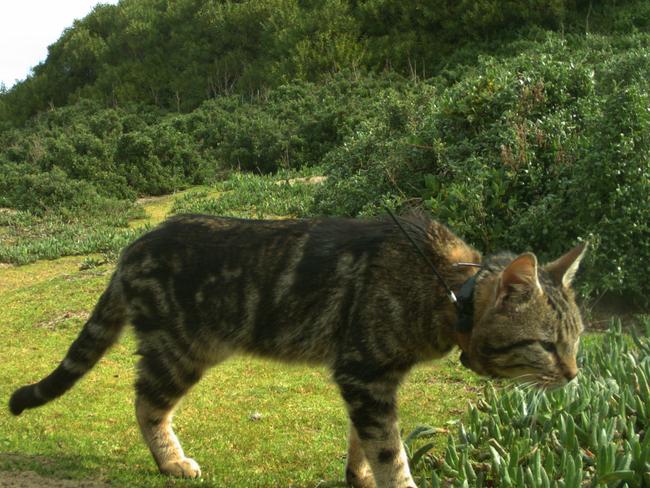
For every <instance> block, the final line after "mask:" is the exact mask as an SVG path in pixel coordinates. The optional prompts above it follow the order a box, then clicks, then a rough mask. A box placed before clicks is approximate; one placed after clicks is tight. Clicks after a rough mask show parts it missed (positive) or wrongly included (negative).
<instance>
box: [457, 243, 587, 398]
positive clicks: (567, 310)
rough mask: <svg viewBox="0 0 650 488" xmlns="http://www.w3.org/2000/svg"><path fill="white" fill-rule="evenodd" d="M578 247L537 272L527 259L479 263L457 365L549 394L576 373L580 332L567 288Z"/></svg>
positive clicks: (533, 259)
mask: <svg viewBox="0 0 650 488" xmlns="http://www.w3.org/2000/svg"><path fill="white" fill-rule="evenodd" d="M585 250H586V244H581V245H579V246H577V247H576V248H574V249H573V250H571V251H570V252H568V253H567V254H565V255H564V256H562V257H561V258H559V259H557V260H555V261H553V262H551V263H548V264H546V265H544V266H539V265H538V263H537V258H536V257H535V255H534V254H532V253H525V254H521V255H519V256H514V255H512V254H500V255H495V256H492V257H489V258H487V259H486V260H485V262H484V266H483V269H482V270H481V271H480V272H479V274H478V276H477V278H476V286H475V290H474V313H475V317H474V328H473V330H472V334H471V339H470V341H469V344H468V348H467V350H466V352H465V353H464V354H463V357H462V359H463V363H464V364H466V366H468V367H470V368H471V369H473V370H474V371H476V372H478V373H480V374H484V375H489V376H496V377H506V378H515V379H517V380H519V381H521V382H530V383H534V384H536V385H538V386H542V387H548V388H554V387H558V386H563V385H565V384H566V383H568V382H569V381H571V380H572V379H573V378H574V377H575V376H576V375H577V373H578V367H577V365H576V354H577V352H578V344H579V339H580V334H581V333H582V331H583V325H582V318H581V316H580V311H579V309H578V307H577V305H576V303H575V298H574V294H573V291H572V290H571V282H572V280H573V277H574V276H575V273H576V271H577V270H578V265H579V264H580V260H581V259H582V257H583V255H584V253H585Z"/></svg>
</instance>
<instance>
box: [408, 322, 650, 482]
mask: <svg viewBox="0 0 650 488" xmlns="http://www.w3.org/2000/svg"><path fill="white" fill-rule="evenodd" d="M645 328H646V333H645V336H634V343H631V341H630V340H629V338H628V337H627V336H625V335H624V334H622V331H621V327H620V325H618V326H617V327H613V328H612V329H611V330H610V331H609V332H607V334H606V335H605V337H604V338H603V340H602V341H600V344H598V345H595V346H593V345H592V346H591V347H587V348H584V349H585V350H584V352H583V353H582V354H581V356H580V365H581V373H580V379H579V382H578V383H577V384H572V385H571V386H569V387H565V388H564V389H561V390H556V391H553V392H548V393H543V392H542V393H540V392H539V391H534V390H531V389H514V390H512V391H507V392H506V391H502V392H500V393H498V394H497V393H496V392H495V390H494V389H493V388H491V387H490V388H488V390H487V393H486V397H485V399H484V400H481V401H479V405H478V406H477V407H475V406H472V407H471V408H470V410H469V418H468V420H467V421H466V422H463V423H460V424H459V425H458V435H457V436H450V437H449V440H448V443H447V447H446V449H445V450H444V454H441V455H439V456H435V455H431V454H426V451H427V449H428V446H427V445H426V444H425V445H424V446H423V447H420V449H419V450H418V451H414V450H413V449H412V447H413V446H414V444H413V441H414V440H415V439H417V438H420V439H424V438H426V437H427V436H430V435H431V432H432V429H427V428H420V429H417V430H416V431H415V432H414V433H413V434H412V435H411V436H410V437H409V439H408V447H409V452H410V454H411V455H410V460H411V464H412V465H413V466H414V467H415V469H416V471H417V473H419V474H420V476H421V477H422V479H421V482H420V485H419V486H422V487H437V486H458V487H460V486H468V487H469V486H476V487H481V486H503V487H508V486H512V487H515V486H517V487H518V486H527V487H573V486H627V487H640V486H647V485H648V484H650V436H649V435H648V428H649V427H650V410H648V406H649V405H650V320H646V322H645Z"/></svg>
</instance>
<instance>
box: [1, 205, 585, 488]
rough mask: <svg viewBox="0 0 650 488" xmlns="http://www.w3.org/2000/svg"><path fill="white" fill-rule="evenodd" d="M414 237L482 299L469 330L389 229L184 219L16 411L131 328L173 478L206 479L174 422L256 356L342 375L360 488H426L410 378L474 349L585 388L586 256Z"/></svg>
mask: <svg viewBox="0 0 650 488" xmlns="http://www.w3.org/2000/svg"><path fill="white" fill-rule="evenodd" d="M401 222H402V223H403V224H404V228H405V229H406V232H408V235H410V236H411V238H412V239H413V240H414V243H415V244H416V245H417V246H418V247H420V248H421V249H422V250H423V252H424V253H425V255H426V256H427V257H428V259H429V260H430V261H431V263H432V264H433V265H434V266H435V268H436V269H437V271H438V272H439V273H440V274H441V276H442V277H443V279H444V281H445V282H446V283H447V284H448V286H449V287H450V288H451V289H453V290H456V292H459V290H461V288H462V289H464V290H465V291H463V293H464V294H466V291H467V290H466V288H468V287H469V288H471V290H470V292H471V293H470V294H469V295H468V296H469V298H468V300H469V305H470V310H471V312H472V313H471V314H470V316H469V328H461V327H457V323H458V320H459V311H458V308H457V307H456V306H455V305H454V304H453V303H452V302H451V301H450V300H449V299H448V296H447V294H446V292H445V289H444V286H443V284H442V282H441V281H440V280H439V279H438V278H437V277H436V276H435V275H434V273H433V272H432V270H431V269H430V268H429V267H427V265H426V264H425V263H424V262H423V261H422V260H421V259H420V257H419V256H417V254H416V253H415V251H414V249H413V247H412V243H410V242H409V241H408V240H407V239H406V236H405V235H404V234H403V233H402V231H401V230H400V229H399V228H398V227H397V226H396V225H395V222H392V221H390V220H389V219H381V218H380V219H374V220H360V219H339V218H331V219H314V220H307V219H306V220H273V221H265V220H243V219H233V218H222V217H213V216H206V215H181V216H176V217H173V218H171V219H169V220H167V221H166V222H164V223H163V224H161V225H160V226H159V227H157V228H155V229H153V230H152V231H150V232H148V233H146V234H144V235H143V236H142V237H140V238H139V239H137V240H136V241H134V242H133V243H131V244H130V245H129V246H128V247H127V248H126V249H125V250H124V251H123V252H122V255H121V257H120V260H119V264H118V266H117V268H116V271H115V273H114V274H113V276H112V278H111V280H110V283H109V285H108V287H107V289H106V291H104V293H103V294H102V295H101V297H100V298H99V302H98V303H97V305H96V307H95V309H94V311H93V313H92V315H91V316H90V318H89V320H88V321H87V322H86V324H85V325H84V327H83V329H82V330H81V332H80V334H79V336H78V337H77V339H76V340H75V341H74V342H73V343H72V345H71V346H70V349H69V351H68V353H67V355H66V356H65V358H64V359H63V361H62V362H61V363H60V364H59V366H58V367H57V368H56V369H55V370H54V371H53V372H52V373H51V374H50V375H49V376H47V377H46V378H44V379H42V380H41V381H39V382H38V383H35V384H33V385H29V386H24V387H22V388H19V389H18V390H16V391H15V392H14V394H13V395H12V397H11V399H10V402H9V406H10V410H11V412H12V413H13V414H14V415H19V414H20V413H21V412H22V411H23V410H25V409H27V408H34V407H38V406H40V405H43V404H45V403H47V402H49V401H51V400H53V399H55V398H57V397H59V396H61V395H62V394H63V393H64V392H66V391H67V390H68V389H70V388H71V387H72V386H73V385H74V383H75V382H76V381H77V380H79V379H80V378H81V377H82V376H83V375H84V374H85V373H87V372H88V371H89V370H90V369H91V368H92V367H93V366H94V365H95V364H96V363H97V361H98V360H99V359H100V358H101V357H102V356H103V355H104V353H105V352H106V350H107V349H108V348H109V347H110V346H111V345H112V344H113V343H115V341H116V340H117V339H118V337H119V335H120V332H121V331H122V329H123V327H124V325H125V324H126V323H127V322H129V323H131V324H132V325H133V327H134V328H135V332H136V335H137V339H138V344H139V348H138V353H139V355H140V356H141V358H140V360H139V364H138V377H137V381H136V385H135V389H136V401H135V405H136V408H135V410H136V417H137V420H138V423H139V426H140V429H141V432H142V435H143V437H144V440H145V442H146V443H147V445H148V447H149V449H150V450H151V453H152V455H153V457H154V459H155V461H156V463H157V465H158V467H159V469H160V471H161V472H162V473H165V474H169V475H173V476H179V477H188V478H195V477H198V476H200V474H201V471H200V468H199V465H198V464H197V463H196V462H195V461H194V460H193V459H191V458H189V457H186V455H185V454H184V452H183V449H182V448H181V445H180V443H179V441H178V439H177V438H176V436H175V434H174V432H173V430H172V425H171V419H172V413H173V410H174V408H175V406H176V405H177V403H178V402H179V400H180V399H181V397H182V396H183V395H185V394H186V393H187V391H188V389H189V388H191V387H192V385H194V384H195V383H196V382H197V381H198V380H199V379H200V378H201V376H202V374H203V373H204V372H205V370H206V369H207V368H209V367H211V366H214V365H216V364H217V363H219V362H221V361H223V360H225V359H226V358H227V357H228V356H230V355H232V354H234V353H248V354H254V355H257V356H264V357H269V358H273V359H278V360H283V361H294V362H304V363H319V364H325V365H327V366H329V368H330V369H331V371H332V376H333V379H334V381H335V383H336V384H337V385H338V387H339V389H340V393H341V395H342V397H343V399H344V401H345V405H346V407H347V410H348V414H349V419H350V428H349V443H348V456H347V465H346V471H345V476H346V481H347V482H348V483H349V484H351V485H352V486H354V487H364V488H368V487H375V486H377V487H381V488H383V487H391V488H392V487H396V488H405V487H409V488H410V487H415V486H416V485H415V482H414V481H413V478H412V476H411V473H410V471H409V466H408V463H407V458H406V454H405V451H404V448H403V446H402V442H401V440H400V434H399V429H398V423H397V405H396V393H397V389H398V386H399V384H400V382H401V381H402V379H403V378H404V376H405V375H406V373H407V372H408V371H409V369H410V368H411V367H412V366H413V365H414V364H416V363H418V362H421V361H426V360H430V359H433V358H440V357H442V356H445V355H446V354H448V353H449V352H450V351H451V350H452V349H453V348H454V347H459V348H460V349H461V351H462V356H461V359H462V362H463V364H465V365H466V366H467V367H469V368H471V369H472V370H474V371H475V372H477V373H479V374H481V375H487V376H494V377H510V378H518V379H520V380H522V381H528V382H534V383H537V384H538V385H540V386H542V387H548V388H552V387H558V386H562V385H564V384H565V383H567V382H569V381H571V380H572V379H573V378H574V377H575V376H576V374H577V371H578V370H577V366H576V359H575V358H576V352H577V348H578V340H579V336H580V333H581V332H582V329H583V326H582V321H581V318H580V313H579V309H578V307H577V306H576V303H575V300H574V295H573V293H572V291H571V288H570V285H571V281H572V280H573V277H574V275H575V273H576V271H577V269H578V264H579V263H580V260H581V259H582V257H583V255H584V252H585V249H586V245H585V244H582V245H579V246H577V247H576V248H574V249H573V250H572V251H570V252H569V253H567V254H565V255H564V256H562V257H561V258H559V259H557V260H556V261H553V262H551V263H549V264H547V265H545V266H538V263H537V259H536V257H535V256H534V255H533V254H532V253H524V254H521V255H518V256H516V255H513V254H508V253H502V254H497V255H494V256H491V257H488V258H486V259H484V260H482V259H481V255H480V254H479V253H478V252H477V251H476V250H475V249H473V248H472V247H470V246H469V245H467V244H465V243H464V242H463V241H462V240H461V239H460V238H458V237H457V236H456V235H455V234H453V233H452V232H451V231H450V230H449V229H448V228H447V227H445V226H444V225H442V224H440V223H438V222H436V221H433V220H430V219H428V218H426V217H424V216H423V215H410V216H406V217H403V218H402V219H401ZM463 262H465V263H476V264H478V263H480V265H481V267H480V268H476V267H470V266H466V265H461V266H459V265H458V263H463ZM464 284H465V287H463V285H464ZM468 284H470V285H471V286H469V285H468ZM466 299H467V297H466Z"/></svg>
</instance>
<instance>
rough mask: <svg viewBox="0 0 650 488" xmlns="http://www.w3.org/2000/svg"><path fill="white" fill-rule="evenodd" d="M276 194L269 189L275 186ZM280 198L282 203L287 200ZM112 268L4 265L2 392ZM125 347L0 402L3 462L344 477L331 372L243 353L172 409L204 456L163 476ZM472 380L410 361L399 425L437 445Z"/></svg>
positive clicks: (132, 471) (240, 478) (152, 474)
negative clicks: (143, 425) (27, 404)
mask: <svg viewBox="0 0 650 488" xmlns="http://www.w3.org/2000/svg"><path fill="white" fill-rule="evenodd" d="M303 190H304V189H303ZM303 190H300V189H299V190H296V191H298V192H299V193H300V192H303ZM193 191H194V192H195V195H196V196H197V199H198V198H199V197H200V198H203V199H204V200H205V201H214V199H215V198H216V194H217V193H218V189H217V190H210V191H208V190H200V191H197V190H193ZM286 191H287V189H286V188H281V187H280V186H278V192H286ZM176 199H180V202H179V203H178V205H177V206H180V208H183V206H187V205H188V204H189V200H190V199H188V197H187V194H180V195H178V196H176V197H167V198H164V199H161V200H148V201H145V202H143V203H142V205H143V207H144V209H143V210H144V215H147V216H149V221H148V222H147V220H146V218H142V215H143V214H142V213H141V214H140V215H141V218H140V220H138V221H134V225H135V226H142V225H145V224H147V223H149V224H151V223H155V222H156V221H157V220H159V219H161V218H162V217H164V215H165V213H166V212H167V211H168V209H170V208H172V206H173V205H174V203H175V200H176ZM209 199H212V200H209ZM279 201H280V203H282V204H283V205H285V204H286V201H287V198H284V197H283V198H281V199H279ZM235 203H236V202H235ZM283 208H285V207H283ZM267 211H268V212H272V211H273V208H270V207H269V208H268V209H267ZM257 213H259V209H258V210H257ZM113 266H114V263H113V262H112V261H111V260H110V259H109V260H108V261H107V260H106V259H105V258H104V257H102V256H101V255H99V254H90V255H85V256H84V255H78V256H72V257H64V258H59V259H54V260H49V261H44V260H40V261H37V262H34V263H32V264H27V265H24V266H3V267H1V268H0V310H2V313H1V314H0V330H2V331H3V345H4V347H3V348H2V349H1V350H0V363H1V364H2V365H3V367H2V370H1V372H0V398H2V399H3V401H7V400H8V398H9V396H10V394H11V392H12V391H13V390H14V389H15V388H17V387H18V386H21V385H23V384H25V383H30V382H33V381H35V380H38V379H40V378H42V377H43V376H44V375H45V374H47V373H48V372H50V371H51V370H52V369H53V368H54V367H55V366H56V365H57V364H58V362H59V361H60V360H61V359H62V358H63V356H64V354H65V352H66V350H67V347H68V346H69V344H70V343H71V342H72V341H73V340H74V338H75V337H76V335H77V333H78V332H79V330H80V328H81V327H82V325H83V323H84V321H85V319H86V317H87V315H88V313H89V312H90V311H91V309H92V307H93V306H94V303H95V301H96V300H97V298H98V297H99V295H100V293H101V292H102V290H103V288H104V287H105V285H106V283H107V281H108V279H109V277H110V274H111V272H112V269H113ZM134 351H135V342H134V338H133V336H132V335H131V334H130V333H127V334H126V335H125V336H124V337H123V338H122V339H121V340H120V342H119V343H118V344H117V345H116V347H114V348H113V349H112V350H111V351H110V352H109V353H108V354H107V355H106V356H105V357H104V358H103V360H102V361H101V362H100V363H99V365H98V366H97V367H96V368H95V369H94V370H93V371H92V372H91V373H90V374H89V375H88V376H87V377H86V378H84V379H83V380H82V381H81V382H80V383H79V384H78V385H77V386H76V387H75V388H74V389H73V390H71V391H70V392H69V393H68V394H67V395H65V396H63V397H62V398H61V399H59V400H57V401H55V402H52V403H51V404H48V405H46V406H45V407H42V408H40V409H36V410H31V411H28V412H25V413H24V414H23V415H21V416H20V417H17V418H16V417H12V416H11V415H10V414H9V412H8V410H7V409H6V408H2V409H0V470H12V471H15V470H19V471H26V470H31V471H35V472H37V473H39V474H41V475H43V476H46V477H52V478H73V479H84V480H87V479H93V480H104V481H108V482H110V484H111V486H144V487H155V486H194V485H202V486H206V485H207V486H229V487H251V486H267V487H268V486H278V487H280V486H282V487H284V486H296V487H313V486H317V485H319V484H320V485H321V486H337V485H340V484H341V483H342V479H343V470H344V465H345V450H346V434H347V419H346V415H345V411H344V408H343V403H342V401H341V400H340V398H339V395H338V392H337V390H336V387H335V386H334V385H333V383H332V382H331V381H330V379H329V375H328V372H327V371H326V370H324V369H319V368H313V367H307V366H304V367H301V366H295V365H293V366H287V365H283V364H279V363H273V362H268V361H263V360H259V359H254V358H250V357H238V358H235V359H232V360H229V361H227V362H226V363H223V364H221V365H219V366H218V367H216V368H214V369H213V370H211V371H210V372H209V373H208V374H207V375H206V376H205V378H204V379H203V380H202V381H201V382H200V383H199V385H198V386H197V387H196V388H195V389H194V390H193V391H192V392H191V393H190V394H189V395H188V396H187V397H186V398H185V400H184V401H183V403H182V404H181V406H180V408H179V410H178V411H177V416H176V420H175V425H176V432H177V434H178V436H179V438H180V439H181V442H182V443H183V446H184V448H185V451H186V452H187V453H188V455H190V456H193V457H194V458H195V459H196V460H197V461H198V462H199V464H200V465H201V467H202V470H203V479H202V480H200V481H183V480H181V481H178V480H171V479H168V478H165V477H163V476H161V475H159V474H158V472H157V469H156V467H155V464H154V462H153V460H152V458H151V457H150V454H149V452H148V450H147V448H146V447H145V445H144V443H143V442H142V440H141V439H140V433H139V431H138V428H137V425H136V422H135V417H134V414H133V388H132V385H133V382H134V366H135V362H136V360H137V357H136V356H135V355H134ZM481 385H482V380H479V379H478V378H476V377H475V376H474V375H473V374H472V373H470V372H468V371H466V370H464V369H463V368H462V367H461V366H460V364H459V363H458V362H457V360H456V358H455V357H453V358H452V357H450V358H448V359H444V360H442V361H438V362H435V363H431V364H426V365H422V366H421V367H419V368H417V369H415V370H414V371H413V372H412V374H411V375H410V376H409V378H408V380H407V381H406V383H405V385H404V386H403V388H402V390H401V395H400V412H401V426H402V428H403V430H404V432H405V433H408V432H410V431H412V430H413V429H415V428H416V427H417V426H418V425H420V424H428V425H431V426H434V427H437V428H439V433H438V434H437V435H436V436H434V439H433V442H434V444H435V446H436V447H437V448H438V449H442V448H443V446H444V445H445V443H446V442H447V435H446V431H447V428H448V427H449V426H450V425H451V424H453V423H454V422H456V421H457V420H459V419H461V418H462V417H463V416H464V415H465V414H464V412H466V410H467V409H466V407H467V404H468V402H469V401H473V400H476V399H477V397H478V396H479V391H480V390H481ZM434 452H435V451H434ZM0 484H1V483H0Z"/></svg>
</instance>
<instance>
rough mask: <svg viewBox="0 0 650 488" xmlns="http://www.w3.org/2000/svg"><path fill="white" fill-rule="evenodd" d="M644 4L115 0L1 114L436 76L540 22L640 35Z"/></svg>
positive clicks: (15, 119) (52, 50) (62, 45)
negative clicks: (379, 77)
mask: <svg viewBox="0 0 650 488" xmlns="http://www.w3.org/2000/svg"><path fill="white" fill-rule="evenodd" d="M649 9H650V7H648V4H647V2H644V1H642V0H618V1H613V0H608V1H603V2H591V1H589V2H587V1H585V0H532V1H527V2H522V1H521V0H507V1H505V2H504V1H500V0H462V1H457V2H448V1H446V0H431V1H428V2H402V1H398V0H364V1H357V0H254V1H253V0H248V1H241V2H239V1H238V2H230V1H224V0H175V1H173V2H172V1H169V0H122V1H121V2H120V3H119V4H118V5H101V4H100V5H98V6H96V7H95V9H94V10H93V11H92V12H91V13H90V14H89V15H88V16H86V17H85V18H83V19H81V20H78V21H76V22H75V23H74V25H73V26H72V27H70V28H69V29H67V30H66V31H65V32H64V33H63V35H62V36H61V37H60V38H59V39H58V40H57V41H56V42H55V43H54V44H52V45H51V46H50V47H49V53H48V58H47V60H46V61H45V62H43V63H41V64H39V65H38V66H36V68H34V72H33V75H32V76H30V77H28V78H27V79H26V80H25V81H23V82H21V83H19V84H18V85H17V86H15V87H14V88H12V89H10V90H8V92H7V93H6V94H5V95H3V96H2V97H1V98H2V100H3V102H2V103H1V104H0V120H3V121H11V123H12V124H14V125H16V124H18V125H20V124H22V123H24V122H25V121H27V120H28V119H29V118H30V117H31V116H33V115H35V114H36V113H38V112H41V111H43V110H45V109H48V108H51V107H60V106H64V105H67V104H72V103H74V102H75V101H77V100H79V99H92V100H95V101H96V102H99V103H101V104H102V105H104V106H123V105H124V104H128V103H145V104H150V105H154V106H156V107H161V108H166V109H173V110H176V111H188V110H192V109H194V108H196V107H197V106H198V105H200V103H201V102H202V101H204V100H205V99H206V98H214V97H218V96H222V95H229V94H232V93H238V94H244V95H253V94H256V93H261V92H264V91H266V90H268V89H269V88H273V87H277V86H279V85H281V84H284V83H286V82H288V81H290V80H294V79H300V80H308V81H318V80H320V79H321V77H322V76H323V74H331V73H335V72H339V71H341V70H353V71H355V72H365V71H373V72H380V71H383V70H385V69H386V68H387V67H389V68H390V69H393V70H395V71H397V72H399V73H401V74H402V75H409V76H418V77H429V76H435V75H437V74H440V73H441V72H444V71H445V70H448V69H450V68H453V67H457V66H463V65H467V64H473V63H474V62H475V60H476V57H477V56H478V55H479V54H482V53H491V52H492V53H493V52H496V51H498V50H500V49H501V48H502V46H503V45H504V44H507V43H508V42H509V41H511V40H513V39H516V38H521V37H527V38H535V37H536V36H537V35H538V34H539V32H540V31H541V30H542V29H546V30H554V31H557V32H560V33H563V34H564V33H580V34H584V33H586V32H590V33H595V32H601V33H602V32H623V33H628V32H634V31H637V30H638V31H643V30H644V28H647V26H648V20H647V19H648V18H650V15H648V14H649V13H650V12H649Z"/></svg>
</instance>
